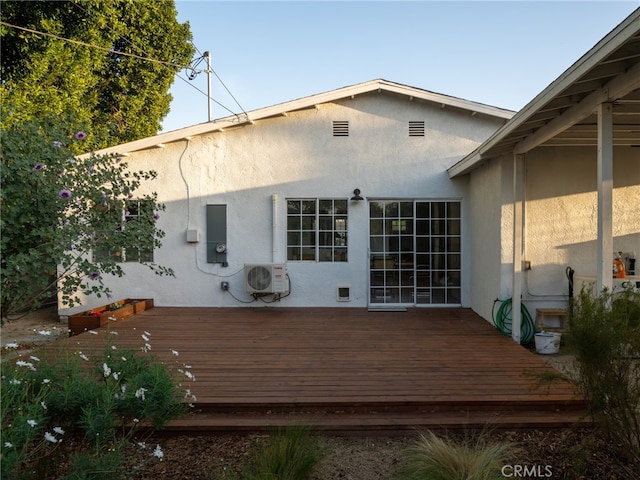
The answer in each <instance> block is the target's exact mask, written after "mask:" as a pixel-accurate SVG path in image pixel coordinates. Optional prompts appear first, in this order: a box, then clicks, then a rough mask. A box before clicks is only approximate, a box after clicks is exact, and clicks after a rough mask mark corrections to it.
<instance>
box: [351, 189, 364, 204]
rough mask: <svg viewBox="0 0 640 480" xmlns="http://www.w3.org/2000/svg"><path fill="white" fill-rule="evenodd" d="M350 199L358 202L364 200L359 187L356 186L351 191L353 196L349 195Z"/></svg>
mask: <svg viewBox="0 0 640 480" xmlns="http://www.w3.org/2000/svg"><path fill="white" fill-rule="evenodd" d="M351 200H353V201H354V202H359V201H360V200H364V198H363V197H361V196H360V189H359V188H356V189H355V190H354V191H353V197H351Z"/></svg>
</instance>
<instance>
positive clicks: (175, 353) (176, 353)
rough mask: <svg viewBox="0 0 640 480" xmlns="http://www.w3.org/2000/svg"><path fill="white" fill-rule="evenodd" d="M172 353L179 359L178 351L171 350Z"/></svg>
mask: <svg viewBox="0 0 640 480" xmlns="http://www.w3.org/2000/svg"><path fill="white" fill-rule="evenodd" d="M171 353H172V354H173V355H175V356H176V357H177V356H178V355H180V354H179V353H178V352H177V351H176V350H171Z"/></svg>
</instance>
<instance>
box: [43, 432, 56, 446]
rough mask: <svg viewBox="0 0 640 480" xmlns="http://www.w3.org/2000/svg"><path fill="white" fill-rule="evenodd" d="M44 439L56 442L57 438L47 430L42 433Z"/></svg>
mask: <svg viewBox="0 0 640 480" xmlns="http://www.w3.org/2000/svg"><path fill="white" fill-rule="evenodd" d="M44 439H45V440H46V441H47V442H51V443H58V439H57V438H56V437H54V436H53V435H51V434H50V433H49V432H45V433H44Z"/></svg>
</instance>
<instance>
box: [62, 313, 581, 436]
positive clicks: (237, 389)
mask: <svg viewBox="0 0 640 480" xmlns="http://www.w3.org/2000/svg"><path fill="white" fill-rule="evenodd" d="M110 328H111V329H112V330H115V331H117V332H118V335H117V336H112V335H110V334H109V333H108V332H107V329H106V328H104V327H103V328H100V329H98V330H97V332H98V334H97V335H96V334H90V333H83V334H81V335H78V336H75V337H72V338H70V339H68V340H65V341H64V342H62V343H63V345H65V346H66V348H69V349H72V350H73V351H78V350H81V351H83V352H85V353H86V352H90V351H93V350H94V349H96V348H100V345H101V344H103V343H104V342H105V340H106V339H107V338H110V339H111V340H113V341H114V342H115V343H116V344H119V345H126V346H129V347H134V348H139V347H142V346H143V345H144V343H145V340H143V338H142V335H143V334H145V333H144V332H148V333H149V334H150V336H149V337H148V338H149V342H148V343H149V344H150V345H151V353H152V354H154V355H156V356H158V357H159V358H160V359H162V360H163V361H166V362H167V363H168V364H170V365H176V367H179V366H180V365H189V366H190V368H189V369H188V371H189V372H191V373H192V374H193V375H194V376H195V381H193V382H190V381H188V379H187V378H186V377H184V380H185V382H183V385H184V386H185V387H188V388H190V390H191V392H192V393H193V394H194V395H195V396H196V398H197V400H196V401H195V402H194V406H195V408H194V411H193V412H192V413H190V414H189V415H188V416H186V417H184V418H182V419H178V420H175V421H173V422H171V424H170V425H169V429H170V430H173V431H195V430H197V431H201V432H202V431H209V432H238V431H242V430H260V429H265V428H271V427H274V426H280V425H283V424H287V423H296V422H306V423H312V424H314V425H316V426H318V428H321V429H325V430H328V431H331V432H334V433H340V432H354V431H360V432H362V431H367V432H374V431H375V432H388V433H397V432H401V431H405V432H406V431H407V430H414V429H416V428H418V429H421V428H432V429H433V428H446V429H454V428H465V429H470V428H480V427H483V426H487V425H488V426H490V427H491V428H528V427H535V428H553V427H564V426H568V425H570V424H572V423H574V422H575V421H577V420H579V419H580V415H581V412H582V411H583V408H584V404H583V402H582V401H581V400H580V399H577V398H576V397H575V395H574V393H573V390H572V387H571V385H569V384H568V383H558V384H554V385H552V386H551V387H550V388H548V387H545V388H542V389H538V390H534V389H533V380H532V379H531V378H530V377H529V376H527V375H525V372H526V371H529V372H541V371H545V370H547V369H550V368H551V367H549V366H548V365H547V364H546V363H545V362H543V361H542V360H541V359H540V358H539V357H538V356H537V355H536V354H535V353H532V352H530V351H528V350H526V349H525V348H523V347H520V346H519V345H516V344H515V343H514V342H513V341H512V340H511V339H509V338H507V337H506V336H504V335H502V334H500V333H499V332H498V331H497V330H495V329H494V328H493V327H492V326H491V325H489V324H488V323H487V322H485V321H484V320H483V319H481V318H480V317H479V316H477V315H476V314H475V313H473V312H472V311H471V310H466V309H410V310H409V311H407V312H369V311H367V310H366V309H346V308H345V309H335V308H304V309H296V308H266V307H265V308H158V307H156V308H154V309H151V310H148V311H146V312H143V313H141V314H139V315H136V316H134V317H131V318H129V319H125V320H121V321H118V322H116V323H113V324H112V325H111V326H110ZM172 350H175V351H177V352H178V353H179V356H176V355H175V354H174V353H172ZM183 369H184V367H183Z"/></svg>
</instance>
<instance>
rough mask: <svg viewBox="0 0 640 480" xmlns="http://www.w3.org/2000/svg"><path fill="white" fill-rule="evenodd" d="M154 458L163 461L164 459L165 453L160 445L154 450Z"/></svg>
mask: <svg viewBox="0 0 640 480" xmlns="http://www.w3.org/2000/svg"><path fill="white" fill-rule="evenodd" d="M153 456H154V457H156V458H159V459H160V460H162V459H163V458H164V452H163V451H162V449H161V448H160V445H156V448H155V449H154V450H153Z"/></svg>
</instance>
